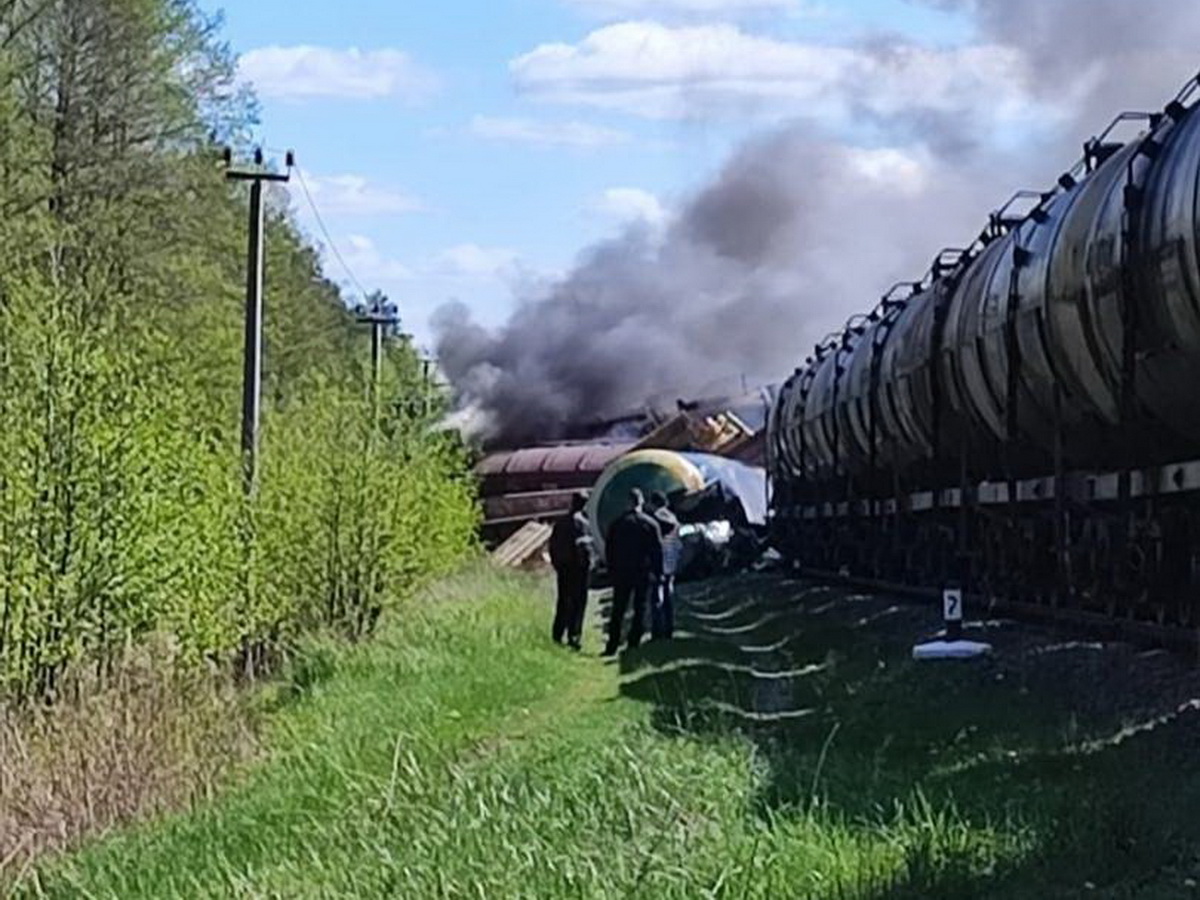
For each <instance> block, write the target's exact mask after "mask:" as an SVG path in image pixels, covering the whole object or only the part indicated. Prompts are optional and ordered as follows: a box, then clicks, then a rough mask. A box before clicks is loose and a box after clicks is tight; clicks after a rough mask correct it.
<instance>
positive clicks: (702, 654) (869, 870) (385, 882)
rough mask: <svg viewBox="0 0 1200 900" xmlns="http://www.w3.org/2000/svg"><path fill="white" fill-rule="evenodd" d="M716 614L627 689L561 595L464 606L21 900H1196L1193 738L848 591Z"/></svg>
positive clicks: (747, 596) (401, 636)
mask: <svg viewBox="0 0 1200 900" xmlns="http://www.w3.org/2000/svg"><path fill="white" fill-rule="evenodd" d="M690 596H691V601H690V608H691V615H687V616H684V617H683V623H682V624H683V625H684V627H685V628H686V629H687V632H688V634H686V635H685V636H683V637H682V638H681V639H680V640H677V641H676V642H674V643H673V644H671V645H669V646H652V647H649V648H646V649H644V650H642V651H641V652H640V653H638V654H634V655H632V656H630V655H627V656H626V657H624V658H623V659H622V661H621V663H620V664H619V665H617V664H610V665H605V664H603V663H601V662H600V661H599V660H597V659H596V658H595V657H594V655H592V654H594V652H595V649H596V645H597V644H598V638H597V637H596V636H594V635H592V636H589V641H590V642H591V644H592V651H591V653H590V654H585V655H584V656H582V657H577V656H572V655H569V654H568V653H566V652H565V651H562V650H560V649H559V648H556V647H553V646H550V645H549V644H548V640H547V638H546V634H545V632H546V630H547V625H548V601H547V599H546V587H545V585H544V583H541V582H535V581H532V580H529V579H526V578H521V577H515V576H514V577H502V576H496V575H478V574H477V575H475V576H472V577H470V578H464V579H460V580H458V581H457V582H454V583H451V584H449V585H446V586H444V587H443V588H442V589H441V596H438V597H433V598H428V599H427V601H426V602H425V603H423V604H422V605H420V606H411V607H409V608H408V609H407V611H406V612H404V613H402V614H398V615H397V616H396V617H395V620H394V623H393V624H392V625H391V626H390V627H389V630H387V631H386V632H385V634H384V635H383V636H382V637H381V639H380V640H378V641H377V642H375V643H373V644H371V645H369V646H363V647H358V648H353V649H345V648H341V647H333V646H326V647H313V648H310V649H309V651H308V652H307V654H306V655H305V657H304V661H303V663H302V664H300V665H298V666H297V667H296V669H295V671H294V673H293V680H294V684H293V686H292V688H291V689H290V690H287V691H283V692H281V695H280V698H279V701H278V707H277V709H276V710H275V711H274V712H273V713H272V724H271V727H270V730H269V733H268V735H267V739H268V744H269V746H270V747H272V748H273V749H272V751H271V752H270V754H269V755H268V757H267V758H266V759H265V760H263V761H261V762H260V763H258V764H256V766H255V768H254V769H253V770H252V771H251V772H249V773H248V774H247V776H246V778H245V779H244V781H243V782H242V784H241V786H239V787H237V788H235V789H233V790H232V791H230V792H229V793H228V794H226V795H225V796H224V797H222V798H221V799H219V800H217V801H215V802H213V803H212V804H210V805H209V806H207V807H205V808H203V809H202V810H201V811H199V812H197V813H193V814H190V815H187V816H182V817H177V818H175V819H170V820H166V821H163V822H160V823H158V824H155V825H151V826H147V827H142V828H139V829H135V830H132V831H129V832H127V833H124V834H121V835H117V836H115V837H112V838H109V839H107V840H105V841H103V842H101V843H99V844H96V845H94V846H92V847H90V848H88V849H86V850H85V851H83V852H81V853H79V854H77V855H74V856H72V857H69V858H66V859H63V860H58V861H56V862H53V863H52V864H49V865H47V866H46V867H45V868H43V869H42V870H41V871H40V872H37V873H34V874H33V875H32V876H30V877H28V878H27V879H26V881H25V882H24V883H23V885H22V886H21V888H20V891H19V892H20V893H27V894H28V895H32V896H37V895H45V896H51V897H76V896H91V897H121V898H130V900H132V898H137V897H154V898H161V897H175V896H191V897H214V896H247V897H288V898H291V897H305V896H311V897H318V896H319V897H334V896H344V897H373V896H397V897H488V898H491V897H497V898H498V897H634V896H642V897H647V898H649V897H654V898H658V897H680V898H683V897H688V898H691V897H705V896H711V897H761V898H768V897H769V898H781V897H812V898H864V900H865V898H878V900H882V898H918V897H919V898H949V897H985V896H987V897H997V898H1001V897H1003V898H1013V897H1030V898H1040V897H1075V896H1079V897H1114V898H1115V897H1154V898H1168V897H1187V896H1193V894H1194V890H1195V888H1194V886H1193V883H1192V881H1191V876H1192V874H1193V871H1194V869H1195V858H1194V851H1193V848H1194V847H1196V846H1197V844H1196V839H1197V837H1198V836H1200V821H1198V817H1196V816H1195V815H1194V814H1193V811H1194V810H1195V809H1196V808H1197V804H1196V800H1197V795H1198V794H1200V791H1198V790H1197V787H1196V779H1195V778H1194V772H1195V768H1196V764H1195V762H1194V761H1193V760H1192V759H1191V758H1190V755H1188V754H1186V753H1181V752H1180V750H1181V747H1183V746H1184V745H1185V744H1186V741H1185V740H1184V739H1185V738H1186V732H1185V730H1184V729H1185V728H1188V729H1190V727H1191V726H1190V725H1187V724H1186V722H1184V721H1183V720H1179V721H1176V722H1174V723H1172V724H1169V725H1164V726H1163V727H1161V728H1158V729H1153V730H1149V731H1147V732H1145V733H1142V734H1139V735H1137V736H1135V737H1133V738H1131V739H1129V740H1120V739H1118V738H1119V736H1120V734H1121V732H1120V727H1121V725H1122V724H1123V723H1122V722H1121V721H1120V718H1119V716H1118V715H1117V714H1114V713H1112V712H1109V711H1104V710H1103V709H1102V708H1101V707H1097V710H1096V711H1095V712H1093V713H1090V714H1082V713H1079V712H1078V711H1076V712H1075V713H1072V712H1071V711H1070V710H1068V709H1067V708H1066V707H1067V706H1068V705H1069V700H1068V699H1066V698H1068V697H1070V696H1073V695H1072V693H1071V691H1065V692H1064V691H1059V690H1057V688H1056V685H1055V684H1054V679H1053V678H1052V679H1050V680H1047V679H1046V678H1045V677H1042V676H1044V675H1045V673H1044V672H1043V673H1042V676H1039V674H1038V671H1037V670H1036V666H1034V664H1032V663H1031V667H1030V669H1029V671H1028V672H1027V673H1026V675H1027V676H1028V677H1026V676H1025V675H1022V676H1021V677H1012V675H1011V672H1010V675H1009V677H1004V678H999V677H997V675H998V674H1000V671H1001V670H999V669H993V668H990V666H992V665H993V664H984V665H983V666H969V667H966V668H963V667H959V666H953V667H950V668H945V667H937V666H935V667H932V668H930V667H925V668H920V667H917V666H915V665H914V664H912V663H911V662H909V661H908V658H907V649H908V644H909V638H910V637H911V633H909V632H908V630H907V628H900V629H896V628H892V629H889V628H888V626H887V622H888V617H887V616H886V615H882V616H880V617H878V618H876V617H874V616H867V617H866V618H864V617H863V616H862V615H861V613H860V612H855V608H856V604H854V603H849V602H846V601H844V600H842V601H841V602H838V603H836V604H834V603H831V602H830V601H831V600H834V599H838V595H837V594H834V593H830V592H828V591H824V590H821V589H816V590H813V589H805V588H804V586H802V585H795V584H792V585H786V584H783V585H781V584H779V583H778V582H772V581H770V580H767V579H763V578H754V579H746V580H743V581H741V582H739V583H737V584H733V583H725V584H723V585H716V586H710V587H708V588H700V589H698V590H693V591H692V592H691V595H690ZM857 606H859V607H862V608H866V607H870V608H871V609H873V610H876V611H878V609H877V606H878V605H877V604H876V605H874V606H872V605H871V604H869V603H860V604H857ZM1059 677H1060V678H1066V677H1068V676H1066V675H1063V676H1059ZM1069 677H1071V678H1075V679H1076V680H1078V679H1079V678H1083V679H1085V680H1086V679H1087V678H1088V677H1089V676H1088V675H1087V673H1086V671H1084V672H1083V673H1082V674H1080V673H1079V672H1076V673H1075V674H1074V675H1071V676H1069ZM1079 687H1080V686H1079V685H1076V688H1079Z"/></svg>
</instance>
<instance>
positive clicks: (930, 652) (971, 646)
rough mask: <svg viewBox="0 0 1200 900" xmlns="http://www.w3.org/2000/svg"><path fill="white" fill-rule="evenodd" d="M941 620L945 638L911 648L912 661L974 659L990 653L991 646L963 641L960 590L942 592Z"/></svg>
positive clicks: (953, 589)
mask: <svg viewBox="0 0 1200 900" xmlns="http://www.w3.org/2000/svg"><path fill="white" fill-rule="evenodd" d="M942 620H943V621H944V622H945V623H946V635H945V638H944V639H943V640H940V641H930V642H929V643H927V644H918V645H917V646H915V647H913V659H915V660H926V659H974V658H975V657H978V656H986V655H987V654H989V653H991V652H992V645H991V644H984V643H980V642H979V641H967V640H963V636H962V631H963V593H962V590H961V589H960V588H946V589H945V590H944V591H942Z"/></svg>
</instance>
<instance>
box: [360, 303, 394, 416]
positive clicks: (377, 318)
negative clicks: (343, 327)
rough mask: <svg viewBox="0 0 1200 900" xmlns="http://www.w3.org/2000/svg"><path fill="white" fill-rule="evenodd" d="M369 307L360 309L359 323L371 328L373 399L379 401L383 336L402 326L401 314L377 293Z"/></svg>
mask: <svg viewBox="0 0 1200 900" xmlns="http://www.w3.org/2000/svg"><path fill="white" fill-rule="evenodd" d="M366 299H367V303H368V304H369V305H367V306H361V307H359V309H358V323H359V324H360V325H370V326H371V398H372V401H373V402H374V401H377V399H378V394H379V381H380V378H381V377H382V375H383V336H384V333H385V331H386V330H387V329H389V328H395V327H396V326H397V325H399V324H400V312H399V310H398V309H397V308H396V304H394V303H392V302H391V301H390V300H388V298H387V296H386V295H385V294H382V293H380V292H379V291H376V292H375V293H373V294H372V295H371V296H370V297H367V298H366Z"/></svg>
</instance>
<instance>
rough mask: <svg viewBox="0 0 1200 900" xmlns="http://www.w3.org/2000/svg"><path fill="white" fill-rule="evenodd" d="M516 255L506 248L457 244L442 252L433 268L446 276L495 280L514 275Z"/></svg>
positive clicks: (516, 264) (516, 265) (516, 266)
mask: <svg viewBox="0 0 1200 900" xmlns="http://www.w3.org/2000/svg"><path fill="white" fill-rule="evenodd" d="M518 265H519V262H518V255H517V252H516V251H515V250H509V249H508V248H506V247H481V246H480V245H478V244H469V243H468V244H458V245H457V246H454V247H450V248H449V249H447V250H443V251H442V252H441V253H440V254H438V256H437V258H436V259H435V260H434V266H435V268H436V269H437V270H438V271H439V272H441V273H443V274H446V275H450V276H456V277H465V278H497V277H505V276H508V275H511V274H514V273H515V272H516V271H517V269H518Z"/></svg>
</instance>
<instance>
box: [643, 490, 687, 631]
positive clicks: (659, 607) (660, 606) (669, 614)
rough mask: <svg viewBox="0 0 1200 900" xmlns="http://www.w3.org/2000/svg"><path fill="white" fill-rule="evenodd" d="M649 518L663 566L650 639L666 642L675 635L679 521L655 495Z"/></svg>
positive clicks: (660, 496) (652, 608) (652, 611)
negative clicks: (659, 544) (655, 528)
mask: <svg viewBox="0 0 1200 900" xmlns="http://www.w3.org/2000/svg"><path fill="white" fill-rule="evenodd" d="M650 515H651V516H653V517H654V521H655V523H656V524H657V525H658V531H659V534H660V535H661V537H662V565H661V567H660V568H659V571H658V578H657V579H656V584H655V590H654V596H653V597H652V598H651V606H650V636H651V637H652V638H654V639H656V640H657V639H663V638H669V637H671V635H672V634H674V633H675V572H676V570H677V569H678V567H679V555H680V551H681V549H682V543H681V541H680V537H679V520H678V519H677V518H675V513H673V512H671V507H670V506H668V505H667V495H666V494H664V493H663V492H662V491H655V492H654V493H653V494H651V495H650Z"/></svg>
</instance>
